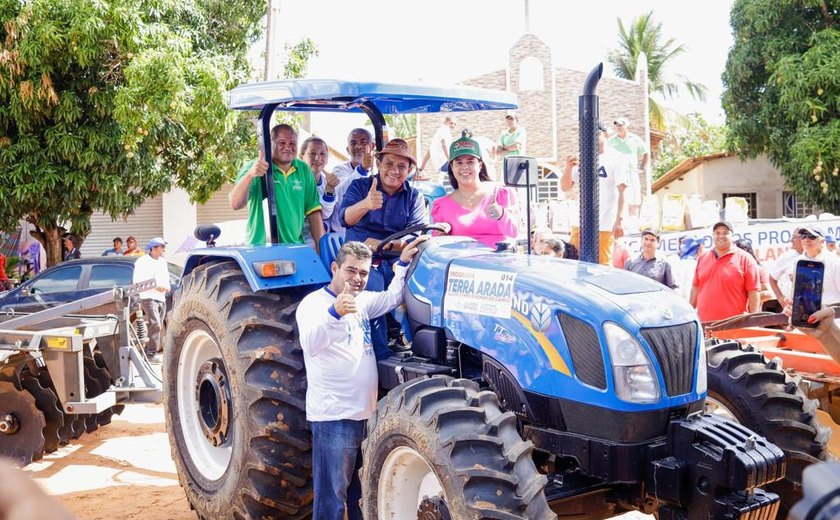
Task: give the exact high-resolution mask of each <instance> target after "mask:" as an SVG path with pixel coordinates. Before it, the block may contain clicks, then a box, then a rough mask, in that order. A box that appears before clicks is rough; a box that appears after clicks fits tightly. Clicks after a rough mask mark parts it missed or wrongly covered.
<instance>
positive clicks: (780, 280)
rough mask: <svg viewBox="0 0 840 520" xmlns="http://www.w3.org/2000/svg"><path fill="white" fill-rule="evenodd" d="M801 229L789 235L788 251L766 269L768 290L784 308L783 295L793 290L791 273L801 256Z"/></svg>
mask: <svg viewBox="0 0 840 520" xmlns="http://www.w3.org/2000/svg"><path fill="white" fill-rule="evenodd" d="M801 231H802V229H801V228H796V229H794V230H793V232H792V233H791V234H790V249H788V250H787V251H785V252H784V253H782V254H781V255H780V256H779V258H777V259H776V261H775V262H774V263H773V265H772V266H770V267H769V268H768V269H767V273H768V274H769V275H770V276H769V282H770V289H772V290H773V294H775V295H776V301H778V302H779V305H781V306H782V307H784V305H785V295H786V294H789V293H790V291H791V289H792V288H793V281H792V277H791V273H792V272H793V267H794V265H795V264H796V261H797V260H798V259H799V255H801V254H802V238H801V237H800V232H801Z"/></svg>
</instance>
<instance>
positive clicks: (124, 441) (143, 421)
mask: <svg viewBox="0 0 840 520" xmlns="http://www.w3.org/2000/svg"><path fill="white" fill-rule="evenodd" d="M820 413H821V420H822V421H823V424H830V425H832V430H833V435H832V441H831V451H832V453H833V455H834V456H835V457H840V427H838V426H837V425H836V424H834V423H833V422H831V420H830V419H829V418H828V416H827V415H825V414H822V412H820ZM26 469H27V471H29V472H30V473H31V475H32V476H33V478H35V479H36V480H37V481H38V482H39V483H40V484H41V485H42V486H43V487H44V488H45V489H46V490H47V491H48V492H49V493H50V494H52V495H56V496H58V497H59V498H60V499H61V500H62V501H64V503H65V504H66V505H67V506H68V507H69V508H70V509H71V510H72V511H73V513H75V515H76V516H77V517H78V518H79V520H113V519H114V518H121V519H126V520H140V519H143V520H146V519H149V518H155V519H160V520H194V519H195V518H196V515H195V513H194V512H192V511H190V507H189V503H187V499H186V498H185V496H184V493H183V491H181V487H180V486H179V485H178V476H177V475H176V473H175V465H174V463H173V462H172V458H171V455H170V451H169V440H168V437H167V435H166V430H165V426H164V417H163V406H161V405H153V404H132V405H129V406H127V407H126V409H125V411H124V412H123V414H122V415H120V416H115V417H114V420H113V422H112V423H111V424H110V425H109V426H106V427H104V428H100V429H99V430H97V431H96V432H94V433H92V434H85V435H83V436H82V437H81V438H80V439H78V440H76V441H74V442H73V443H72V444H71V445H69V446H64V447H63V448H61V449H60V450H58V451H57V452H55V453H52V454H50V455H47V456H46V457H44V459H43V460H41V461H39V462H37V463H35V464H32V465H30V466H28V467H27V468H26ZM622 518H624V519H625V520H628V519H630V518H653V517H648V516H645V515H640V514H638V513H630V514H628V515H623V517H622Z"/></svg>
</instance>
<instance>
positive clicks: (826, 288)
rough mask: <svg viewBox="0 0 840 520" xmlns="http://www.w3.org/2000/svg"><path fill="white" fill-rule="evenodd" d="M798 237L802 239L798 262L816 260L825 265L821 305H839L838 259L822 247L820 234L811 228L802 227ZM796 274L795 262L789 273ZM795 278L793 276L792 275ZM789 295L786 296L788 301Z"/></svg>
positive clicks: (839, 267) (839, 272)
mask: <svg viewBox="0 0 840 520" xmlns="http://www.w3.org/2000/svg"><path fill="white" fill-rule="evenodd" d="M799 237H800V238H801V239H802V254H801V255H799V257H798V258H797V261H799V260H816V261H817V262H822V263H823V265H825V271H824V272H823V289H822V301H823V305H833V304H836V303H840V259H838V258H837V255H835V254H832V253H830V252H829V251H827V250H826V249H825V248H824V247H823V234H822V232H821V231H820V230H819V229H817V228H815V227H813V226H808V227H803V228H801V229H800V230H799ZM795 272H796V262H794V268H793V270H792V271H791V273H795ZM794 276H795V275H794ZM790 297H791V295H790V294H789V295H788V300H790Z"/></svg>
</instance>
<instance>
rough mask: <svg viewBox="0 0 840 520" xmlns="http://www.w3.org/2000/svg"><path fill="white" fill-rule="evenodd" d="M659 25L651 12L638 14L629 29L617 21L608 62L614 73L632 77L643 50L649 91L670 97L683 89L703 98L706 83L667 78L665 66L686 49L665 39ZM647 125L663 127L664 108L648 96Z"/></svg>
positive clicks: (627, 77)
mask: <svg viewBox="0 0 840 520" xmlns="http://www.w3.org/2000/svg"><path fill="white" fill-rule="evenodd" d="M662 40H663V36H662V24H661V23H658V22H656V21H655V20H653V11H651V12H649V13H648V14H646V15H642V16H640V17H638V18H637V19H636V20H634V21H633V23H631V24H630V26H629V28H626V27H625V26H624V23H623V22H622V21H621V19H619V20H618V45H619V47H618V48H617V49H613V50H612V51H610V54H609V56H608V57H607V61H609V62H610V63H612V65H613V70H614V71H615V74H616V75H617V76H618V77H620V78H625V79H630V80H635V79H636V66H637V64H638V61H639V56H640V55H641V54H642V53H644V54H645V56H646V57H647V61H648V87H649V92H650V93H651V94H654V93H656V94H659V95H660V96H662V97H663V98H666V99H667V98H672V97H675V96H677V95H679V93H680V91H681V90H682V89H685V90H686V91H687V92H688V93H689V94H690V95H691V96H692V97H693V98H695V99H698V100H700V101H705V100H706V92H707V89H706V86H705V85H702V84H700V83H694V82H692V81H689V80H688V78H686V77H684V76H677V77H676V78H675V79H676V80H675V81H674V80H672V81H669V80H668V79H667V78H666V74H665V69H666V67H667V65H668V63H669V62H671V61H673V58H674V57H676V56H678V55H680V54H682V53H683V52H685V51H686V48H685V45H682V44H679V45H677V42H676V40H675V39H674V38H669V39H667V40H665V41H664V42H663V41H662ZM649 105H650V126H651V128H658V129H664V128H665V109H664V108H663V107H662V105H660V104H659V103H658V102H657V101H656V100H655V99H654V98H653V96H652V95H651V97H650V99H649Z"/></svg>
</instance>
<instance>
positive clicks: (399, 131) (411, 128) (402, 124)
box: [385, 114, 417, 139]
mask: <svg viewBox="0 0 840 520" xmlns="http://www.w3.org/2000/svg"><path fill="white" fill-rule="evenodd" d="M385 123H386V124H387V125H388V130H389V131H390V134H391V135H389V136H388V137H389V138H390V139H393V138H395V137H399V138H402V139H406V138H408V137H411V136H414V135H417V114H392V115H386V116H385Z"/></svg>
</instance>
